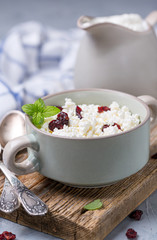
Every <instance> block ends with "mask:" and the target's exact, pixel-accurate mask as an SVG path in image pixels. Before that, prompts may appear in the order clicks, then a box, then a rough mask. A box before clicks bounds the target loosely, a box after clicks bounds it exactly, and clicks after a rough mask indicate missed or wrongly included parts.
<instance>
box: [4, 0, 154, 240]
mask: <svg viewBox="0 0 157 240" xmlns="http://www.w3.org/2000/svg"><path fill="white" fill-rule="evenodd" d="M153 10H157V0H149V1H148V0H132V1H130V0H116V1H115V0H95V1H94V0H79V1H76V0H27V1H24V0H12V1H10V0H0V38H3V37H4V36H5V35H6V34H7V32H8V31H9V30H10V29H11V28H12V27H13V26H15V25H17V24H19V23H21V22H26V21H30V20H35V21H38V22H41V23H43V24H46V25H48V26H50V27H53V28H56V29H61V30H62V29H69V28H75V27H76V22H77V19H78V18H79V16H81V15H89V16H110V15H116V14H123V13H138V14H140V15H141V16H142V17H144V18H145V17H146V16H147V15H148V14H149V13H150V12H151V11H153ZM139 209H142V210H143V212H144V214H143V216H142V219H141V221H139V222H137V221H132V220H130V219H129V218H126V219H124V220H123V221H122V222H121V223H120V224H119V225H118V226H117V227H116V228H115V229H114V230H113V231H112V232H111V233H110V234H109V235H108V236H107V237H106V238H105V240H125V239H127V238H126V236H125V232H126V230H127V229H128V228H130V227H132V228H134V229H135V230H136V231H137V232H138V240H157V192H154V193H153V194H152V195H151V196H150V197H149V198H148V199H146V200H145V201H144V202H143V203H142V204H141V205H140V206H139ZM5 230H7V231H11V232H13V233H15V234H16V236H17V240H26V239H27V240H35V239H39V240H50V239H51V240H56V239H58V238H56V237H53V236H50V235H47V234H44V233H41V232H38V231H35V230H33V229H30V228H27V227H24V226H21V225H18V224H15V223H12V222H10V221H8V220H5V219H2V218H0V233H1V232H3V231H5Z"/></svg>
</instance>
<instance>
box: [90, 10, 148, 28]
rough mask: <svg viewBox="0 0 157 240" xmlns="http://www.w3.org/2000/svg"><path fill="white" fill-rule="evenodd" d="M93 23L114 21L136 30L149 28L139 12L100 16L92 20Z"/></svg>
mask: <svg viewBox="0 0 157 240" xmlns="http://www.w3.org/2000/svg"><path fill="white" fill-rule="evenodd" d="M91 22H92V23H97V22H98V23H104V22H109V23H114V24H118V25H121V26H124V27H127V28H129V29H131V30H134V31H145V30H147V29H148V24H147V22H146V21H145V20H143V19H142V18H141V16H140V15H138V14H133V13H131V14H122V15H115V16H109V17H98V18H94V19H93V20H91Z"/></svg>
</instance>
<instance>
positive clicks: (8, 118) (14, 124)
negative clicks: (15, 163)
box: [0, 110, 26, 148]
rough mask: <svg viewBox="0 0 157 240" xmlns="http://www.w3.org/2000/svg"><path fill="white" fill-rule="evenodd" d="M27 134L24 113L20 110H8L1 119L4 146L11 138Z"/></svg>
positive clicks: (0, 125) (0, 130)
mask: <svg viewBox="0 0 157 240" xmlns="http://www.w3.org/2000/svg"><path fill="white" fill-rule="evenodd" d="M24 134H26V130H25V118H24V114H23V113H22V112H20V111H18V110H13V111H10V112H8V113H7V114H6V115H4V117H3V118H2V120H1V124H0V143H1V145H2V147H3V148H4V147H5V145H6V144H7V142H9V141H10V140H12V139H14V138H16V137H19V136H22V135H24Z"/></svg>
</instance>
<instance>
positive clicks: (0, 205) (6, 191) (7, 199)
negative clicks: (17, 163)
mask: <svg viewBox="0 0 157 240" xmlns="http://www.w3.org/2000/svg"><path fill="white" fill-rule="evenodd" d="M19 206H20V202H19V200H18V196H17V195H16V193H15V191H14V189H13V187H12V186H11V185H10V183H9V181H8V179H7V178H5V182H4V187H3V191H2V194H1V197H0V210H1V211H3V212H6V213H11V212H13V211H14V210H15V209H17V208H19Z"/></svg>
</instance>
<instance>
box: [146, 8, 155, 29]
mask: <svg viewBox="0 0 157 240" xmlns="http://www.w3.org/2000/svg"><path fill="white" fill-rule="evenodd" d="M145 20H146V22H147V23H148V24H149V25H151V26H154V25H155V24H156V23H157V11H153V12H151V13H150V14H149V15H148V16H147V17H146V19H145Z"/></svg>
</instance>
